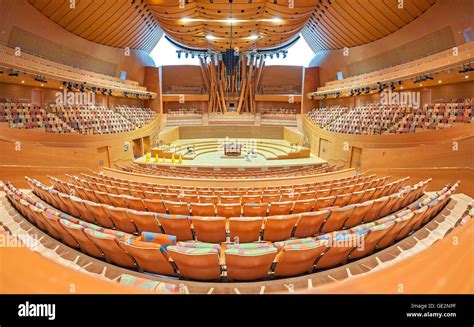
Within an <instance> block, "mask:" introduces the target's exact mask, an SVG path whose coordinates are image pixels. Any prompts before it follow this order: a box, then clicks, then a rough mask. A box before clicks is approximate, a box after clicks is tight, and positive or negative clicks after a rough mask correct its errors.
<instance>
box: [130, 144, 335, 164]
mask: <svg viewBox="0 0 474 327" xmlns="http://www.w3.org/2000/svg"><path fill="white" fill-rule="evenodd" d="M235 141H236V142H239V144H242V145H243V147H242V154H241V155H240V156H239V157H230V156H225V155H224V144H225V142H228V143H229V142H235ZM189 150H192V151H189ZM252 150H253V151H252ZM172 153H174V154H175V158H176V163H175V164H171V161H170V157H171V154H172ZM156 154H158V157H159V158H160V159H162V158H163V157H166V158H167V160H166V163H163V162H162V160H160V162H159V163H155V155H156ZM179 155H181V156H182V158H183V163H182V164H179V163H177V159H178V157H179ZM135 162H137V163H147V162H146V157H145V156H143V157H140V158H137V159H136V160H135ZM324 163H326V161H325V160H323V159H321V158H319V157H316V156H314V155H313V154H311V152H310V151H309V149H307V148H304V147H302V146H299V145H296V144H292V143H290V142H288V141H286V140H282V139H255V138H229V139H225V138H203V139H180V140H176V141H173V142H171V143H169V145H166V146H161V147H155V148H152V149H151V160H150V161H149V162H148V164H151V165H168V166H177V165H179V166H182V167H183V166H184V167H196V168H198V167H214V168H217V169H218V168H221V167H222V168H266V167H294V166H308V165H321V164H324Z"/></svg>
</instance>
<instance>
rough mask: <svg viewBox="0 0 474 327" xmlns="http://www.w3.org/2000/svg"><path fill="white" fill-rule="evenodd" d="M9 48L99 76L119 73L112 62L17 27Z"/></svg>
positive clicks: (14, 29) (13, 30)
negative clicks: (18, 49)
mask: <svg viewBox="0 0 474 327" xmlns="http://www.w3.org/2000/svg"><path fill="white" fill-rule="evenodd" d="M8 46H9V47H11V48H16V47H19V48H20V49H22V50H23V51H26V52H28V53H32V54H35V55H37V56H40V57H43V58H46V59H49V60H52V61H55V62H60V63H63V64H65V65H68V66H73V67H80V68H82V69H85V70H89V71H91V72H95V73H99V74H104V75H109V76H115V73H116V72H117V65H116V64H114V63H112V62H108V61H105V60H102V59H100V58H96V57H94V56H91V55H89V54H86V53H84V52H81V51H80V50H79V51H78V50H76V49H73V48H69V47H66V46H63V45H61V44H59V43H56V42H53V41H51V40H50V39H49V38H45V37H41V36H39V35H37V34H34V33H31V32H28V31H25V30H23V29H21V28H19V27H17V26H14V27H13V29H12V32H11V34H10V38H9V40H8Z"/></svg>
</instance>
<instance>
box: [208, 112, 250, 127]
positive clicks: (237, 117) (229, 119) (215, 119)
mask: <svg viewBox="0 0 474 327" xmlns="http://www.w3.org/2000/svg"><path fill="white" fill-rule="evenodd" d="M209 125H255V115H254V114H252V113H246V112H243V113H239V114H238V113H237V112H229V113H226V114H221V113H209Z"/></svg>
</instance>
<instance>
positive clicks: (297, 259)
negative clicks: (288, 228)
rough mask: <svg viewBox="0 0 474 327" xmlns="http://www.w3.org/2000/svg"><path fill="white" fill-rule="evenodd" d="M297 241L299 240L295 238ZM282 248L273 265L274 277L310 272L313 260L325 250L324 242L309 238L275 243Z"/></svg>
mask: <svg viewBox="0 0 474 327" xmlns="http://www.w3.org/2000/svg"><path fill="white" fill-rule="evenodd" d="M296 241H299V240H296ZM275 246H276V247H277V248H282V250H281V253H280V254H279V256H278V261H277V264H276V266H275V270H274V275H275V276H276V277H288V276H295V275H299V274H303V273H306V272H311V271H312V270H313V266H314V262H315V261H316V259H317V258H318V257H319V256H320V255H321V254H322V253H323V252H324V251H325V250H326V243H325V242H324V241H321V240H318V241H314V240H312V239H310V240H309V241H307V242H291V243H289V244H286V242H279V243H275Z"/></svg>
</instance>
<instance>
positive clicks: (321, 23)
mask: <svg viewBox="0 0 474 327" xmlns="http://www.w3.org/2000/svg"><path fill="white" fill-rule="evenodd" d="M317 2H318V3H317V4H316V8H315V10H314V12H313V13H312V15H311V17H310V18H309V20H308V22H307V24H306V26H305V27H304V29H303V32H302V34H303V37H304V38H305V39H306V41H307V42H308V44H309V45H310V46H311V47H312V48H313V50H314V51H315V52H316V51H318V50H330V49H342V48H345V47H347V48H350V47H355V46H358V45H362V44H366V43H369V42H373V41H376V40H378V39H381V38H383V37H385V36H387V35H389V34H391V33H393V32H395V31H396V30H398V29H400V28H402V27H403V26H405V25H407V24H408V23H410V22H411V21H413V20H414V19H416V18H417V17H419V16H420V15H421V14H422V13H424V12H425V11H426V10H428V9H429V8H430V7H431V6H432V5H434V4H435V3H436V0H401V1H400V2H399V1H398V0H332V1H328V0H324V1H317ZM329 3H331V4H329ZM399 3H400V4H402V6H401V8H399Z"/></svg>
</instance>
